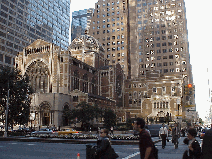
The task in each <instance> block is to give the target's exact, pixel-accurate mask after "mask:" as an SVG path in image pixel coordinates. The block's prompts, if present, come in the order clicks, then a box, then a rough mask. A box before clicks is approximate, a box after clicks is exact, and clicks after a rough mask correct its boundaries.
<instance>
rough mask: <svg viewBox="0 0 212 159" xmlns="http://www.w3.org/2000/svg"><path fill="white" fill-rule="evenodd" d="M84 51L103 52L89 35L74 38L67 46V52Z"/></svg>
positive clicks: (101, 47)
mask: <svg viewBox="0 0 212 159" xmlns="http://www.w3.org/2000/svg"><path fill="white" fill-rule="evenodd" d="M76 49H84V50H85V51H86V50H89V51H95V52H99V51H101V52H104V48H103V46H102V45H101V43H100V42H99V41H98V40H97V39H95V38H94V37H93V36H90V35H81V36H79V37H77V38H75V39H74V40H73V41H72V42H71V44H70V45H69V50H76Z"/></svg>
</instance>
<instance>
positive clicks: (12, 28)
mask: <svg viewBox="0 0 212 159" xmlns="http://www.w3.org/2000/svg"><path fill="white" fill-rule="evenodd" d="M70 3H71V1H70V0H54V1H53V0H0V41H1V43H0V64H1V65H10V66H12V65H13V64H14V62H15V61H14V58H15V56H16V55H17V53H18V52H19V51H21V50H23V48H24V47H26V46H28V45H29V44H30V43H32V42H33V41H35V40H36V39H43V40H46V41H48V42H52V43H54V44H55V45H57V46H60V47H61V48H63V49H67V48H68V45H69V27H70Z"/></svg>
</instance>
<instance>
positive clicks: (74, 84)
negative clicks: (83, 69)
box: [73, 70, 79, 89]
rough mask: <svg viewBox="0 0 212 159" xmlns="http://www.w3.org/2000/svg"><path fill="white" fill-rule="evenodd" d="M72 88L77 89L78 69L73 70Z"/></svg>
mask: <svg viewBox="0 0 212 159" xmlns="http://www.w3.org/2000/svg"><path fill="white" fill-rule="evenodd" d="M73 89H79V71H78V70H75V71H74V77H73Z"/></svg>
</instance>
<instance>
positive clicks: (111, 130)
mask: <svg viewBox="0 0 212 159" xmlns="http://www.w3.org/2000/svg"><path fill="white" fill-rule="evenodd" d="M110 132H111V135H113V126H111V128H110Z"/></svg>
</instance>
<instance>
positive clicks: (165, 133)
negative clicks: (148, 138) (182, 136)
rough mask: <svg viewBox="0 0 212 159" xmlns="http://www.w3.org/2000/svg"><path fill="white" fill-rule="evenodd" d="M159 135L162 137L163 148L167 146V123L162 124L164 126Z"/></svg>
mask: <svg viewBox="0 0 212 159" xmlns="http://www.w3.org/2000/svg"><path fill="white" fill-rule="evenodd" d="M159 137H160V138H161V139H162V148H163V149H164V148H165V146H166V139H168V130H167V128H166V127H165V124H164V123H163V124H162V127H161V128H160V131H159Z"/></svg>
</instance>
